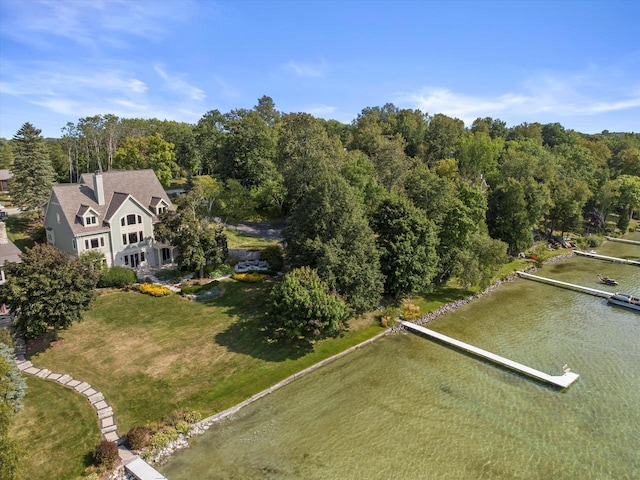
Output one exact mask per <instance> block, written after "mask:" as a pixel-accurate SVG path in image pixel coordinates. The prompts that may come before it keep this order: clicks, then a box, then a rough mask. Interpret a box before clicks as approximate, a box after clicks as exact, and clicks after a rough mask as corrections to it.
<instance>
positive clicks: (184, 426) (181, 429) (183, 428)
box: [176, 420, 190, 435]
mask: <svg viewBox="0 0 640 480" xmlns="http://www.w3.org/2000/svg"><path fill="white" fill-rule="evenodd" d="M189 428H190V427H189V424H188V423H187V422H185V421H184V420H182V421H181V422H178V424H177V425H176V432H178V433H179V434H180V435H186V434H187V433H189Z"/></svg>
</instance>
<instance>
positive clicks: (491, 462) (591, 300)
mask: <svg viewBox="0 0 640 480" xmlns="http://www.w3.org/2000/svg"><path fill="white" fill-rule="evenodd" d="M630 238H633V239H635V240H640V235H637V234H635V235H634V236H633V237H630ZM598 253H602V254H605V255H612V256H621V257H624V256H631V257H634V258H640V246H633V245H624V244H621V243H613V242H608V243H606V244H605V245H603V247H601V248H600V249H598ZM598 273H602V274H603V275H606V276H610V277H613V278H616V279H617V280H618V281H619V282H620V286H619V287H607V286H605V285H602V284H600V283H599V282H598V280H597V276H596V275H597V274H598ZM538 274H539V275H543V276H548V277H551V278H556V279H559V280H564V281H568V282H572V283H577V284H581V285H585V286H591V287H593V288H598V289H602V290H611V291H615V289H616V288H617V289H619V291H621V292H627V293H634V294H640V268H638V267H635V266H624V265H619V264H613V263H609V262H605V261H600V260H593V259H586V258H580V257H574V258H572V259H570V260H567V261H562V262H559V263H556V264H552V265H548V266H545V267H544V268H543V269H542V270H540V271H539V272H538ZM428 327H429V328H432V329H434V330H437V331H439V332H442V333H444V334H446V335H450V336H452V337H454V338H458V339H460V340H463V341H466V342H469V343H471V344H473V345H476V346H479V347H481V348H484V349H486V350H489V351H491V352H494V353H497V354H500V355H503V356H505V357H507V358H510V359H512V360H515V361H518V362H521V363H524V364H525V365H528V366H531V367H533V368H536V369H539V370H542V371H544V372H547V373H551V374H561V373H562V370H561V367H562V365H564V364H565V363H566V364H568V365H569V366H570V367H571V369H572V370H573V371H574V372H576V373H578V374H580V378H579V379H578V380H577V381H576V382H575V383H574V384H573V385H572V386H571V387H570V388H569V389H566V390H560V389H557V388H554V387H550V386H546V385H544V384H542V383H539V382H537V381H534V380H530V379H527V378H525V377H522V376H520V375H518V374H515V373H512V372H510V371H507V370H504V369H502V368H499V367H496V366H494V365H492V364H489V363H485V362H483V361H480V360H477V359H476V358H473V357H470V356H467V355H465V354H461V353H459V352H458V351H455V350H452V349H450V348H448V347H445V346H443V345H440V344H437V343H433V342H431V341H429V340H427V339H425V338H422V337H420V336H417V335H415V334H412V333H402V334H397V335H391V336H389V337H386V338H384V339H382V340H380V341H378V342H374V344H372V345H370V346H368V347H366V348H363V349H360V350H358V351H356V352H355V353H353V354H351V355H348V356H347V357H346V358H343V359H341V360H338V361H336V362H334V363H332V364H330V365H329V366H327V367H324V368H322V369H320V370H318V371H316V372H314V373H312V374H310V375H308V376H306V377H304V378H302V379H300V380H297V381H295V382H293V383H292V384H290V385H288V386H286V387H284V388H282V389H280V390H278V391H276V392H274V393H272V394H271V395H268V396H267V397H265V398H264V399H261V400H259V401H258V402H256V403H254V404H252V405H250V406H248V407H246V408H244V409H243V410H241V411H240V412H239V413H238V414H236V415H235V416H234V418H232V419H229V420H225V421H223V422H221V423H219V424H216V425H213V426H212V427H211V428H210V430H209V431H208V432H207V433H206V434H205V435H203V436H201V437H196V438H193V439H192V442H191V447H190V448H189V449H186V450H183V451H180V452H177V453H176V454H175V455H174V456H173V457H172V458H171V460H170V462H169V463H168V464H167V465H165V466H164V467H161V468H160V470H161V471H162V472H163V473H165V475H166V476H167V477H168V478H169V480H182V479H190V480H193V479H198V480H206V479H554V480H556V479H598V480H603V479H615V480H621V479H638V478H640V346H639V343H638V340H639V339H640V314H638V313H635V312H633V311H628V310H626V309H622V308H614V307H611V306H608V305H607V304H606V300H604V299H601V298H597V297H592V296H589V295H586V294H581V293H576V292H573V291H569V290H564V289H561V288H557V287H553V286H549V285H544V284H540V283H536V282H533V281H529V280H523V279H520V280H517V281H514V282H511V283H508V284H505V285H503V286H501V287H500V288H499V289H498V290H496V291H495V292H494V293H492V294H490V295H488V296H486V297H483V298H481V299H479V300H477V301H475V302H473V303H471V304H469V305H467V306H464V307H462V308H459V309H457V310H456V311H454V312H451V313H449V314H447V315H445V316H443V317H441V318H439V319H437V320H436V321H434V322H431V323H430V324H428Z"/></svg>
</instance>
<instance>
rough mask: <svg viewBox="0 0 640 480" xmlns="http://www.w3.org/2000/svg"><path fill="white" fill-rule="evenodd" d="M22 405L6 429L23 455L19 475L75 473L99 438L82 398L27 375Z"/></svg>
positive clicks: (41, 478) (36, 477) (64, 476)
mask: <svg viewBox="0 0 640 480" xmlns="http://www.w3.org/2000/svg"><path fill="white" fill-rule="evenodd" d="M24 407H25V408H24V410H23V411H22V412H20V413H19V414H18V415H16V417H15V418H14V421H13V423H12V425H11V431H10V436H11V437H12V438H15V439H16V440H18V442H20V445H21V446H22V450H23V451H24V452H26V455H27V457H26V458H25V459H24V462H23V464H22V467H23V468H22V470H21V472H20V473H21V475H22V478H25V479H29V480H69V479H72V478H77V477H79V476H80V475H81V474H82V472H83V471H84V469H85V468H86V467H87V466H89V465H90V464H91V462H92V457H91V455H92V452H93V449H94V448H95V446H96V445H97V444H98V442H99V441H100V439H101V436H100V429H99V427H98V417H97V416H96V414H95V412H94V411H93V409H92V408H91V406H90V405H89V402H87V400H86V398H85V397H84V396H82V395H80V394H79V393H77V392H75V391H73V390H71V389H68V388H65V387H63V386H62V385H60V384H58V383H55V382H50V381H47V380H41V379H37V378H33V377H27V394H26V395H25V398H24Z"/></svg>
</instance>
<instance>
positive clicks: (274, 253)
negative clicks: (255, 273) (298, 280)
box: [260, 245, 284, 272]
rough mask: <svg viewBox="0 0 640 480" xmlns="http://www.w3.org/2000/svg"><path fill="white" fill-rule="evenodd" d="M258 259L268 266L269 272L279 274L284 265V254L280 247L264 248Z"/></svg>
mask: <svg viewBox="0 0 640 480" xmlns="http://www.w3.org/2000/svg"><path fill="white" fill-rule="evenodd" d="M260 259H261V260H264V261H265V262H267V263H268V264H269V268H270V269H271V270H275V271H277V272H281V271H282V268H283V264H284V252H283V250H282V247H281V246H280V245H273V246H270V247H267V248H265V249H264V250H262V252H261V253H260Z"/></svg>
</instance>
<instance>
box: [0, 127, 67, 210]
mask: <svg viewBox="0 0 640 480" xmlns="http://www.w3.org/2000/svg"><path fill="white" fill-rule="evenodd" d="M12 149H13V154H14V163H13V167H12V168H11V171H12V173H13V178H12V179H11V183H12V187H11V192H12V195H13V201H14V203H15V204H16V205H17V206H18V207H20V208H22V209H23V210H28V211H30V212H33V213H34V214H36V215H37V214H39V213H40V214H41V207H42V205H43V204H44V203H45V202H46V200H47V199H48V198H49V194H50V193H51V187H52V186H53V182H54V180H55V175H56V174H55V170H54V169H53V167H52V166H51V160H50V158H49V152H48V151H47V147H46V145H45V143H44V139H43V138H42V136H41V135H40V130H39V129H37V128H35V127H34V126H33V125H31V124H30V123H25V124H24V125H22V127H20V130H18V132H17V133H16V134H15V135H14V136H13V142H12Z"/></svg>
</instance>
